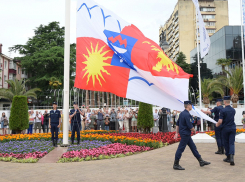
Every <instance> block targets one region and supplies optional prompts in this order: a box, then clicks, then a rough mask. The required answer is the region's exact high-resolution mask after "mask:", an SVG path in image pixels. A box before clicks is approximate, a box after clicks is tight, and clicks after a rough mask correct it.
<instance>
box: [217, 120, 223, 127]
mask: <svg viewBox="0 0 245 182" xmlns="http://www.w3.org/2000/svg"><path fill="white" fill-rule="evenodd" d="M222 122H223V119H219V121H218V123H216V127H219V126H220V125H221V124H222Z"/></svg>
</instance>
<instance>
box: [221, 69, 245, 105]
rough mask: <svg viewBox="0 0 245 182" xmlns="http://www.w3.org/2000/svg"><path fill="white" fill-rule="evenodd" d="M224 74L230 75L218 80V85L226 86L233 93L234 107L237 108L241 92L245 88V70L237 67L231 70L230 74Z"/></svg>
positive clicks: (227, 72)
mask: <svg viewBox="0 0 245 182" xmlns="http://www.w3.org/2000/svg"><path fill="white" fill-rule="evenodd" d="M224 72H225V73H226V74H227V75H228V77H227V76H221V77H219V78H218V80H217V84H221V85H224V86H226V87H227V88H229V89H230V91H231V94H232V96H231V101H232V102H233V107H234V108H236V107H237V102H238V100H239V96H238V94H239V92H240V91H241V90H242V88H243V70H242V67H238V66H236V67H235V68H233V69H231V70H230V72H229V71H227V70H224Z"/></svg>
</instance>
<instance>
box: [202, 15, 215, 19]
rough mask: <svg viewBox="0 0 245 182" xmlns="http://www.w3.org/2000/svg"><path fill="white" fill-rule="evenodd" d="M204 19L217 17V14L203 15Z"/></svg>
mask: <svg viewBox="0 0 245 182" xmlns="http://www.w3.org/2000/svg"><path fill="white" fill-rule="evenodd" d="M202 18H203V19H215V15H202Z"/></svg>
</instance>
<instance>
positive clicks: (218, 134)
mask: <svg viewBox="0 0 245 182" xmlns="http://www.w3.org/2000/svg"><path fill="white" fill-rule="evenodd" d="M222 101H223V100H222V99H217V102H216V105H217V107H215V108H213V109H212V110H210V111H204V110H202V112H203V113H205V114H210V115H211V113H214V120H215V121H217V122H218V121H219V114H220V111H221V110H222V109H224V107H223V106H222ZM222 128H223V127H222V125H221V126H219V127H215V137H216V142H217V146H218V151H217V152H215V154H224V142H223V137H222Z"/></svg>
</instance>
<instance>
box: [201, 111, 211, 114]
mask: <svg viewBox="0 0 245 182" xmlns="http://www.w3.org/2000/svg"><path fill="white" fill-rule="evenodd" d="M201 111H202V112H203V113H204V114H212V113H211V111H210V110H209V111H204V110H201Z"/></svg>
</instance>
